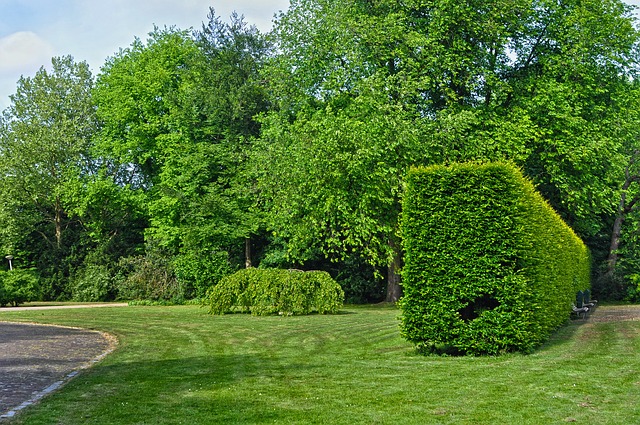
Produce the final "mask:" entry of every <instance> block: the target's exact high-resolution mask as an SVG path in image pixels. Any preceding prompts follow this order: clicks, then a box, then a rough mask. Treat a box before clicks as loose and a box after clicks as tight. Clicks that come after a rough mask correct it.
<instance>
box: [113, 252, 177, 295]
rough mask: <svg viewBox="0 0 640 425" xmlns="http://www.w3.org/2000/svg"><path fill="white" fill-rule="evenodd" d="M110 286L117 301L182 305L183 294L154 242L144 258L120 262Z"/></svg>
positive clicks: (170, 265) (140, 256)
mask: <svg viewBox="0 0 640 425" xmlns="http://www.w3.org/2000/svg"><path fill="white" fill-rule="evenodd" d="M118 267H119V272H118V274H117V275H116V277H115V278H114V285H115V289H116V291H117V296H118V298H119V299H123V300H134V301H141V300H145V301H171V302H172V303H182V302H183V301H184V300H185V298H186V296H187V290H186V288H185V287H184V286H183V285H181V284H180V283H179V282H178V280H177V279H176V276H175V271H174V268H173V266H172V262H171V258H170V256H169V255H167V253H166V252H165V251H164V250H163V249H162V248H160V247H158V246H157V244H156V243H155V242H154V241H149V243H148V245H147V252H146V253H145V255H138V256H131V257H125V258H121V259H120V262H119V263H118Z"/></svg>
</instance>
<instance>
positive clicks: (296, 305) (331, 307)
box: [204, 268, 344, 316]
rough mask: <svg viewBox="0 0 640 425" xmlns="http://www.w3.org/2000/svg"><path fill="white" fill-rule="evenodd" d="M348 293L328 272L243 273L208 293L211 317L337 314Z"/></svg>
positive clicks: (228, 278) (205, 302) (275, 270)
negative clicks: (233, 313)
mask: <svg viewBox="0 0 640 425" xmlns="http://www.w3.org/2000/svg"><path fill="white" fill-rule="evenodd" d="M343 300H344V292H343V291H342V288H340V285H338V284H337V283H336V281H334V280H333V279H332V278H331V276H329V274H328V273H326V272H321V271H310V272H302V271H297V270H280V269H253V268H251V269H243V270H240V271H238V272H236V273H234V274H232V275H229V276H227V277H225V278H223V279H222V280H221V281H220V283H218V284H217V285H216V286H214V287H213V288H211V289H210V290H209V291H208V292H207V297H206V298H205V300H204V304H205V305H206V306H208V307H209V313H211V314H224V313H226V312H230V311H234V310H241V311H245V312H251V313H252V314H254V315H268V314H274V313H279V314H281V315H287V316H288V315H299V314H309V313H311V312H312V311H314V310H315V311H317V312H318V313H321V314H324V313H336V312H337V311H338V309H339V308H340V307H341V306H342V303H343Z"/></svg>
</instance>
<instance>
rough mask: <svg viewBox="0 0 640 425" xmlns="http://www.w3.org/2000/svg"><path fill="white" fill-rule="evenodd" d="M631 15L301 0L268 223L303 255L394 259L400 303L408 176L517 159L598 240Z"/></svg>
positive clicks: (571, 6)
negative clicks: (432, 167) (412, 171)
mask: <svg viewBox="0 0 640 425" xmlns="http://www.w3.org/2000/svg"><path fill="white" fill-rule="evenodd" d="M632 22H633V21H632V18H631V16H630V9H629V8H628V7H626V6H625V5H624V4H623V3H622V2H620V1H618V0H606V1H592V0H588V1H573V0H570V1H565V2H562V3H558V2H547V1H540V0H521V1H515V2H503V1H499V0H495V1H489V2H487V1H473V0H469V1H465V2H459V1H439V2H433V1H427V2H425V1H408V2H402V3H398V2H392V1H386V0H378V1H360V0H351V1H347V2H340V3H339V4H338V3H336V2H332V1H328V0H299V1H292V3H291V5H290V7H289V9H288V11H287V12H285V13H283V14H281V15H280V16H279V17H278V19H277V21H276V25H275V29H274V37H275V38H276V40H277V47H278V52H280V54H279V55H278V57H277V58H276V59H275V60H274V61H273V63H272V64H271V66H270V67H269V72H268V74H267V78H268V79H269V81H270V82H271V83H272V84H273V87H274V88H273V89H272V92H273V93H275V96H274V98H273V101H274V104H276V105H277V107H278V108H277V110H274V111H273V112H270V113H269V114H268V115H267V117H266V118H265V121H264V123H265V131H264V136H263V140H264V145H263V146H264V147H263V149H264V154H263V156H261V157H259V158H260V161H262V162H261V164H264V163H266V164H269V165H268V167H264V170H265V171H264V173H263V178H262V182H263V186H264V188H263V190H264V193H265V198H266V201H265V202H267V203H268V205H269V206H270V208H271V213H272V214H271V216H272V222H271V226H272V228H273V229H274V231H276V232H277V233H278V234H282V235H284V237H285V238H286V239H288V241H289V249H290V254H291V255H292V256H293V257H295V258H298V259H300V260H305V259H306V257H308V254H309V252H311V251H313V249H314V248H315V249H320V250H322V252H324V253H325V255H329V256H330V255H336V254H337V255H348V254H347V253H348V252H351V251H356V252H358V253H359V254H361V255H363V256H365V257H366V258H368V259H370V261H371V262H373V263H375V264H380V265H381V264H385V263H386V264H388V265H390V267H389V269H390V273H389V276H391V278H390V279H389V281H390V283H391V285H389V291H388V297H387V299H388V300H391V301H392V300H395V299H397V294H398V292H397V290H396V289H394V285H393V283H394V282H395V281H396V279H395V278H393V277H392V276H393V275H394V270H395V268H396V266H397V265H398V255H397V254H398V252H397V249H394V247H395V246H397V241H396V239H397V232H396V230H395V229H396V228H397V219H398V212H399V199H400V198H401V196H402V191H403V188H402V179H403V177H404V175H405V173H406V172H407V170H408V169H409V168H410V167H411V166H412V165H419V164H428V163H443V162H444V163H448V162H456V161H469V160H472V161H478V160H480V161H482V160H496V159H507V160H511V161H514V162H516V163H517V164H519V165H521V166H522V167H524V169H525V172H526V173H527V174H528V175H529V176H530V177H531V178H533V179H534V181H535V182H536V183H537V184H539V187H540V189H541V190H542V191H543V192H544V194H545V195H546V196H547V198H548V199H550V200H551V202H552V203H553V204H554V206H555V207H556V208H557V209H558V210H559V211H560V212H561V213H562V214H563V216H564V217H565V218H566V219H568V221H569V222H570V223H571V224H572V225H574V226H576V227H578V230H579V231H580V233H581V234H582V235H583V236H586V237H595V236H596V235H598V234H599V233H600V232H601V229H602V228H603V221H602V216H606V215H607V214H610V213H611V211H612V198H613V196H614V187H615V186H616V178H617V177H616V176H617V174H616V173H617V171H618V170H619V169H620V161H621V160H623V155H621V152H620V145H619V143H618V142H617V141H616V140H615V138H613V137H611V128H612V126H613V125H614V123H615V119H616V117H617V116H618V113H619V108H620V107H621V105H620V103H619V101H618V99H619V97H620V96H621V94H622V93H623V92H624V87H625V83H626V82H627V81H628V79H629V77H630V70H631V69H633V67H634V66H635V64H637V41H638V34H637V32H636V31H635V29H634V28H633V25H632ZM612 160H613V161H612ZM599 243H601V242H599ZM394 252H395V254H394Z"/></svg>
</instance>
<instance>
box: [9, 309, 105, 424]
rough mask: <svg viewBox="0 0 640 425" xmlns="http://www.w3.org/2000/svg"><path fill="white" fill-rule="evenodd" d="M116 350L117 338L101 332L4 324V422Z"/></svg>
mask: <svg viewBox="0 0 640 425" xmlns="http://www.w3.org/2000/svg"><path fill="white" fill-rule="evenodd" d="M40 308H42V307H40ZM114 346H115V338H113V337H111V336H109V335H107V334H104V333H101V332H96V331H89V330H85V329H77V328H66V327H61V326H48V325H35V324H25V323H9V322H0V422H3V419H5V418H10V417H13V416H14V415H15V414H16V413H17V412H19V411H20V410H21V409H23V408H24V407H27V406H29V405H31V404H33V403H35V402H36V401H38V400H39V399H40V398H42V397H43V396H45V395H47V394H48V393H50V392H52V391H54V390H56V389H57V388H58V387H60V386H61V385H62V384H63V383H65V382H66V381H67V380H69V379H71V378H72V377H73V376H75V375H76V374H77V373H78V371H79V370H80V369H83V368H86V367H88V366H90V365H91V364H93V363H95V362H96V361H98V360H100V359H102V358H103V357H104V356H106V355H107V354H108V353H109V352H111V351H112V350H113V348H114Z"/></svg>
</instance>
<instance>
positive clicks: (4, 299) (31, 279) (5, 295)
mask: <svg viewBox="0 0 640 425" xmlns="http://www.w3.org/2000/svg"><path fill="white" fill-rule="evenodd" d="M39 297H40V287H39V284H38V276H37V275H36V273H35V270H9V271H0V307H4V306H6V305H9V304H11V305H14V306H17V305H19V304H22V303H24V302H27V301H33V300H36V299H38V298H39Z"/></svg>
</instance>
